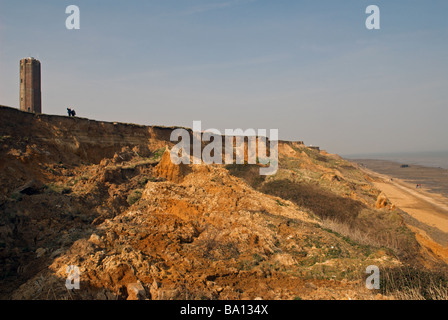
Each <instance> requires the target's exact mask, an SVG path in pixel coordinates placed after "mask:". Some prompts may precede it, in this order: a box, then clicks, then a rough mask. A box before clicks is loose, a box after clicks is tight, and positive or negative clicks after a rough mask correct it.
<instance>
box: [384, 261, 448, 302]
mask: <svg viewBox="0 0 448 320" xmlns="http://www.w3.org/2000/svg"><path fill="white" fill-rule="evenodd" d="M379 290H380V292H381V293H382V294H384V295H393V296H394V297H395V298H396V299H399V300H448V275H447V274H446V273H443V272H441V271H435V272H431V271H425V270H422V269H417V268H415V267H409V266H404V267H400V268H387V269H384V270H381V272H380V289H379Z"/></svg>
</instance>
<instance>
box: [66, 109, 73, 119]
mask: <svg viewBox="0 0 448 320" xmlns="http://www.w3.org/2000/svg"><path fill="white" fill-rule="evenodd" d="M67 113H68V116H69V117H71V116H72V109H70V108H67Z"/></svg>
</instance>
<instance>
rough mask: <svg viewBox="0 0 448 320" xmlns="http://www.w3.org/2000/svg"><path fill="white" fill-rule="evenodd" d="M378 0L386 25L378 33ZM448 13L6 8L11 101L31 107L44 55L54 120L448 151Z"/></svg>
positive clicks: (357, 0)
mask: <svg viewBox="0 0 448 320" xmlns="http://www.w3.org/2000/svg"><path fill="white" fill-rule="evenodd" d="M71 4H75V5H78V6H79V8H80V11H81V29H80V30H67V29H66V28H65V19H66V18H67V16H68V15H67V14H65V8H66V7H67V6H68V5H71ZM370 4H376V5H378V6H379V7H380V9H381V30H374V31H369V30H367V29H366V28H365V19H366V18H367V14H365V9H366V7H367V6H368V5H370ZM447 15H448V1H445V0H443V1H442V0H441V1H438V0H431V1H423V0H406V1H404V0H402V1H397V0H388V1H384V0H373V1H363V0H347V1H343V0H341V1H334V0H325V1H322V0H320V1H319V0H308V1H300V0H294V1H293V0H291V1H288V0H283V1H282V0H157V1H149V0H148V1H132V0H131V1H113V0H89V1H87V0H86V1H74V0H73V1H62V0H58V1H56V0H53V1H49V0H40V1H32V0H27V1H25V0H15V1H12V0H0V104H3V105H8V106H12V107H18V104H19V103H18V100H19V84H18V83H19V70H18V69H19V60H20V59H21V58H24V57H27V56H34V57H36V58H38V59H40V60H41V62H42V81H43V84H42V95H43V98H42V99H43V111H44V112H45V113H49V114H61V115H65V110H66V107H68V106H73V107H74V108H75V109H76V111H77V114H78V115H79V116H81V117H87V118H92V119H96V120H106V121H120V122H132V123H139V124H146V125H169V126H171V125H179V126H187V127H191V126H192V123H193V120H201V121H202V123H203V129H206V128H217V129H220V130H222V131H224V129H225V128H243V129H247V128H255V129H256V128H265V129H271V128H277V129H279V136H280V139H284V140H304V141H305V143H307V144H313V145H320V146H321V147H322V148H325V149H327V150H328V151H330V152H335V153H339V154H348V153H364V152H393V151H400V152H402V151H425V150H448V139H447V137H448V129H447V127H448V126H447V124H446V122H447V120H448V19H447V18H446V17H447Z"/></svg>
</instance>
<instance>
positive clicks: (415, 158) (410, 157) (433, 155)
mask: <svg viewBox="0 0 448 320" xmlns="http://www.w3.org/2000/svg"><path fill="white" fill-rule="evenodd" d="M341 156H342V157H343V158H345V159H348V160H350V159H374V160H388V161H395V162H399V163H402V164H409V165H421V166H425V167H436V168H443V169H448V151H431V152H397V153H364V154H348V155H341Z"/></svg>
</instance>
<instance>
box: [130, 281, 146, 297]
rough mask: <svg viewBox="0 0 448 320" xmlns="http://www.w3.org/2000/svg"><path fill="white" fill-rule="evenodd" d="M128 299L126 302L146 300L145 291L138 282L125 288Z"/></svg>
mask: <svg viewBox="0 0 448 320" xmlns="http://www.w3.org/2000/svg"><path fill="white" fill-rule="evenodd" d="M126 288H127V291H128V299H127V300H144V299H146V291H145V288H143V285H142V283H141V282H140V281H137V282H134V283H129V284H128V285H127V286H126Z"/></svg>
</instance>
